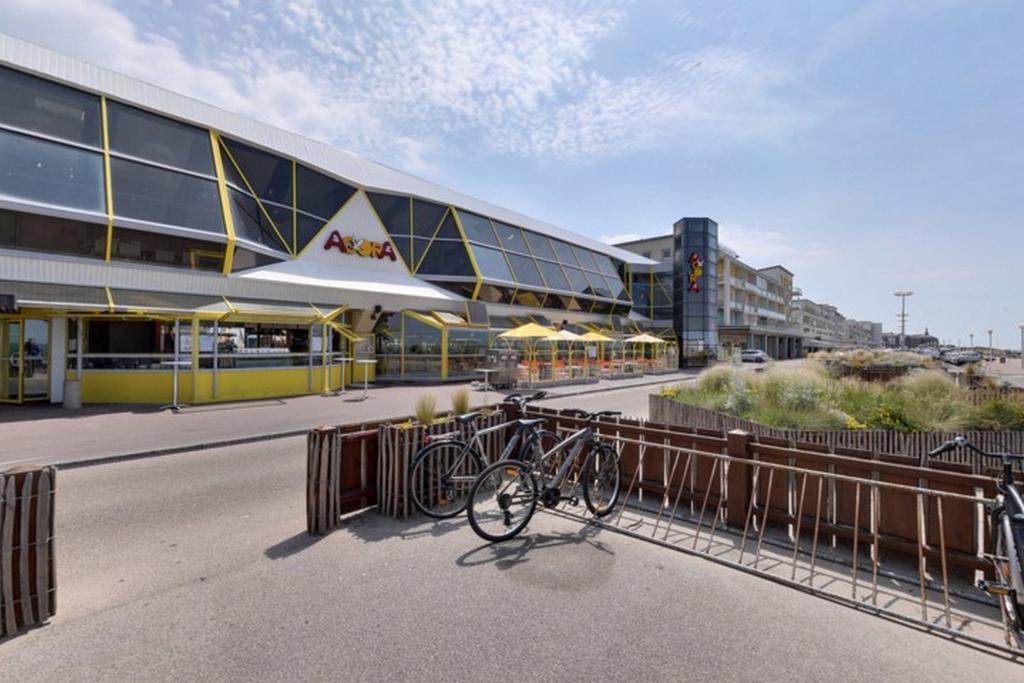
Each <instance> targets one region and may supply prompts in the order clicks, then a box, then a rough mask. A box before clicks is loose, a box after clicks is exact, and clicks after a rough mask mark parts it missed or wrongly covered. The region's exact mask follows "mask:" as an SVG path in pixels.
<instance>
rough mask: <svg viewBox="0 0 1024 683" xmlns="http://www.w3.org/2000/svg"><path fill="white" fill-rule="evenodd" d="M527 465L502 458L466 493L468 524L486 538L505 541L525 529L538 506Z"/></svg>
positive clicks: (534, 487) (531, 475)
mask: <svg viewBox="0 0 1024 683" xmlns="http://www.w3.org/2000/svg"><path fill="white" fill-rule="evenodd" d="M537 497H538V491H537V479H536V477H534V476H533V472H532V469H531V466H530V465H526V464H524V463H521V462H517V461H515V460H503V461H500V462H496V463H494V464H492V465H489V466H488V467H487V468H485V469H484V471H483V472H481V473H480V476H479V477H477V480H476V481H475V482H474V483H473V489H472V490H471V491H470V493H469V525H470V526H471V527H473V531H475V532H476V535H477V536H479V537H480V538H482V539H484V540H487V541H492V542H496V541H507V540H509V539H510V538H514V537H515V536H516V535H517V534H518V533H519V532H520V531H522V530H523V529H524V528H526V525H527V524H528V523H529V521H530V518H531V517H533V513H534V511H535V510H536V509H537Z"/></svg>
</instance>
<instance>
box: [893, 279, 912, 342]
mask: <svg viewBox="0 0 1024 683" xmlns="http://www.w3.org/2000/svg"><path fill="white" fill-rule="evenodd" d="M893 295H894V296H898V297H899V298H900V312H899V315H898V316H897V317H898V318H899V319H900V348H904V347H905V346H906V345H907V297H908V296H913V295H914V293H913V292H909V291H902V290H901V291H899V292H894V293H893Z"/></svg>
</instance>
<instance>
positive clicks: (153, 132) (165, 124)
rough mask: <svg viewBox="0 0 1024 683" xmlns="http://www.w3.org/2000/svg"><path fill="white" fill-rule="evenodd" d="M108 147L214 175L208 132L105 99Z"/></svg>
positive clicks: (167, 164)
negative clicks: (108, 136)
mask: <svg viewBox="0 0 1024 683" xmlns="http://www.w3.org/2000/svg"><path fill="white" fill-rule="evenodd" d="M107 125H108V126H109V130H110V149H111V151H114V152H121V153H123V154H130V155H131V156H134V157H138V158H140V159H146V160H148V161H155V162H156V163H158V164H164V165H165V166H174V167H175V168H184V169H187V170H189V171H195V172H197V173H205V174H207V175H213V173H214V171H213V154H212V152H211V147H210V134H209V133H208V132H207V131H205V130H203V129H201V128H196V127H195V126H189V125H187V124H184V123H179V122H177V121H172V120H171V119H168V118H164V117H163V116H157V115H156V114H150V113H149V112H145V111H142V110H141V109H136V108H135V107H128V106H125V105H123V104H120V103H118V102H108V103H107Z"/></svg>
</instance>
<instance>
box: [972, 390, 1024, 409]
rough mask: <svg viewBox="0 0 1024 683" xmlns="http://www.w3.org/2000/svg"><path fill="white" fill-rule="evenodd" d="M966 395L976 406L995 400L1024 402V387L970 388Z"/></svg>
mask: <svg viewBox="0 0 1024 683" xmlns="http://www.w3.org/2000/svg"><path fill="white" fill-rule="evenodd" d="M967 396H968V398H969V399H970V401H971V403H973V404H974V405H976V406H977V405H981V404H982V403H988V402H989V401H996V400H998V401H1011V402H1013V403H1024V389H1022V388H1020V387H979V388H977V389H971V390H970V391H969V392H967Z"/></svg>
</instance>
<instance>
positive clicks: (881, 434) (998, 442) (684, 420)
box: [649, 395, 1024, 474]
mask: <svg viewBox="0 0 1024 683" xmlns="http://www.w3.org/2000/svg"><path fill="white" fill-rule="evenodd" d="M649 405H650V408H649V415H650V416H651V421H652V422H654V423H656V424H663V425H672V426H674V427H683V428H691V429H701V430H715V431H718V432H725V431H729V430H732V429H742V430H744V431H746V432H750V433H751V434H755V435H757V436H761V437H768V438H774V439H778V440H779V441H780V442H781V443H786V444H789V445H791V446H793V447H796V446H798V445H799V446H800V447H812V448H813V447H815V446H817V447H825V448H826V449H828V450H832V451H842V450H850V449H854V450H857V451H860V452H861V453H862V454H863V456H864V457H868V458H873V459H877V458H878V457H880V456H883V455H888V456H893V457H902V458H904V460H905V461H906V462H907V463H913V464H918V465H921V466H925V467H927V466H929V465H930V463H929V462H928V459H927V458H926V455H927V453H928V452H929V451H931V450H932V449H934V448H936V447H937V446H939V445H941V444H943V443H945V442H946V441H949V440H950V439H952V438H953V437H955V436H965V437H967V438H968V439H969V440H970V441H971V443H973V444H975V445H976V446H978V448H981V449H982V450H987V451H996V452H998V451H1004V450H1005V451H1009V452H1011V453H1024V432H1020V431H999V432H996V431H981V430H971V431H962V432H897V431H892V430H888V429H840V430H804V429H799V430H797V429H779V428H776V427H769V426H767V425H763V424H760V423H758V422H754V421H752V420H746V419H744V418H741V417H734V416H732V415H726V414H725V413H721V412H718V411H715V410H709V409H707V408H701V407H700V406H694V405H690V404H687V403H681V402H679V401H675V400H673V399H671V398H667V397H664V396H656V395H652V396H651V397H650V399H649ZM940 460H941V461H942V462H944V463H956V464H960V465H963V466H965V467H968V468H970V470H971V471H972V472H973V473H975V474H982V473H985V472H987V471H992V470H994V469H997V468H999V467H1000V461H999V459H998V458H987V457H982V456H979V455H977V454H974V453H969V452H964V451H962V450H961V451H953V452H950V453H944V454H943V455H942V456H941V457H940Z"/></svg>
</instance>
